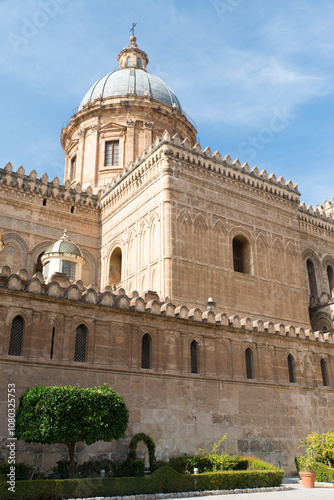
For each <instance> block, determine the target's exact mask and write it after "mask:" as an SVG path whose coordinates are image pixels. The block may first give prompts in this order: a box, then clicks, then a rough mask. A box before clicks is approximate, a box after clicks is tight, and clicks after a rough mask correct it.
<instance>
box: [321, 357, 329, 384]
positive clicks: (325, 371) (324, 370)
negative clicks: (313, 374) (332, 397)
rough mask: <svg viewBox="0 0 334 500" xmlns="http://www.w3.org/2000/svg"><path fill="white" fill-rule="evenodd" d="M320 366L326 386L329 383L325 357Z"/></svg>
mask: <svg viewBox="0 0 334 500" xmlns="http://www.w3.org/2000/svg"><path fill="white" fill-rule="evenodd" d="M320 366H321V375H322V384H323V385H324V386H327V385H328V379H327V366H326V361H325V360H324V359H322V360H321V362H320Z"/></svg>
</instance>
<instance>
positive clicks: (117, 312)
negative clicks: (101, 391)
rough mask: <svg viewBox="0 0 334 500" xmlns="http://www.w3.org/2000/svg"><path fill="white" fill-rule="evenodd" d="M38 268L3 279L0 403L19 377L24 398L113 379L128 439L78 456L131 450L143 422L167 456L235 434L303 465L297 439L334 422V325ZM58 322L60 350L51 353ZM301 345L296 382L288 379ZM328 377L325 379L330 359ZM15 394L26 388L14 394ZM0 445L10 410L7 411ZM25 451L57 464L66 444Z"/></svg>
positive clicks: (275, 457) (240, 447) (287, 464)
mask: <svg viewBox="0 0 334 500" xmlns="http://www.w3.org/2000/svg"><path fill="white" fill-rule="evenodd" d="M37 281H38V280H36V278H35V279H34V280H31V281H30V282H25V281H24V280H22V279H21V278H20V277H18V276H14V275H11V276H7V277H6V276H2V278H1V286H0V304H1V305H0V326H1V328H0V331H1V340H0V342H1V344H0V345H1V360H2V362H1V370H2V379H3V381H4V384H3V388H4V390H3V393H2V396H1V401H2V402H1V414H2V415H5V411H6V391H5V388H6V384H7V383H15V384H16V388H17V398H18V397H19V396H20V394H21V393H22V392H24V391H25V390H26V389H27V388H29V387H32V386H34V385H37V384H41V383H42V384H45V385H53V384H60V385H66V384H79V385H81V386H95V385H99V384H103V383H104V382H106V383H108V384H110V386H111V387H112V388H114V389H115V390H116V391H118V392H120V393H121V394H122V396H123V397H124V399H125V401H126V404H127V405H128V407H129V409H130V424H129V427H128V431H127V436H128V438H127V440H125V441H119V442H117V443H112V444H110V443H96V444H95V445H92V446H90V447H85V446H79V450H80V453H79V455H78V460H79V461H84V460H86V459H88V458H89V457H90V456H96V454H104V455H106V456H111V457H115V456H121V455H124V454H125V450H126V444H127V443H128V442H129V438H130V437H131V436H132V435H133V434H135V433H136V432H145V433H147V434H149V435H151V436H152V438H153V439H154V441H155V442H156V444H157V454H158V458H163V459H167V458H168V457H170V456H172V455H174V454H177V453H182V452H195V451H196V450H197V448H198V447H202V448H207V449H209V447H210V445H211V444H213V442H217V441H218V440H219V439H220V437H221V436H222V435H223V434H225V433H227V434H228V445H229V446H231V450H232V451H235V452H238V453H246V454H251V455H254V456H257V457H260V458H264V459H265V460H269V461H271V462H272V463H275V464H277V465H280V466H282V467H283V468H284V469H285V470H286V471H288V472H291V471H292V470H293V469H294V462H293V461H294V456H295V455H296V454H298V453H299V451H298V450H297V446H298V444H299V439H300V438H301V437H303V436H305V435H306V434H307V433H308V432H311V431H316V432H325V431H327V430H328V429H329V428H331V427H333V425H334V420H333V412H332V401H333V391H334V348H333V345H334V344H333V336H332V335H331V334H330V333H327V334H322V333H321V332H315V333H314V332H312V331H305V330H303V329H302V328H300V329H296V328H294V327H293V326H292V325H286V326H284V325H283V324H278V325H274V324H273V323H270V322H269V323H266V324H264V323H263V322H261V321H255V322H252V320H251V319H250V318H243V319H240V318H239V317H238V316H233V317H231V318H227V316H226V315H225V314H220V313H217V314H215V313H214V312H212V311H204V312H201V311H200V310H199V309H196V310H191V311H189V310H188V309H187V307H186V306H178V307H175V306H174V305H173V304H171V303H163V302H162V303H161V302H160V300H157V299H158V298H157V297H156V296H155V295H154V294H152V293H150V292H147V293H146V294H144V296H143V297H139V296H135V297H133V298H131V297H127V296H126V295H124V294H123V295H113V294H111V293H110V292H103V293H101V294H97V293H96V291H95V290H93V289H89V290H82V291H80V290H79V288H78V287H76V286H75V285H72V286H71V287H70V289H68V290H64V289H60V287H59V286H58V287H57V283H54V284H53V285H52V286H50V284H49V285H48V286H47V287H45V285H43V284H42V283H41V282H40V281H39V285H38V284H37ZM17 315H20V316H21V317H22V318H23V320H24V322H25V329H24V339H23V348H22V355H21V356H10V355H8V354H7V353H8V346H9V338H10V330H11V322H12V320H13V318H14V317H15V316H17ZM79 324H83V325H85V327H86V328H87V332H88V344H87V358H86V362H83V363H79V362H74V361H73V358H74V345H75V331H76V328H77V326H78V325H79ZM53 328H54V333H55V336H54V351H53V357H52V359H50V349H51V336H52V329H53ZM146 333H148V334H149V335H150V338H151V346H152V351H151V368H150V369H143V368H141V342H142V337H143V335H144V334H146ZM193 341H196V343H197V346H198V361H199V365H198V373H191V364H190V345H191V343H192V342H193ZM247 348H248V349H250V350H251V352H252V356H253V376H254V378H253V379H247V376H246V365H245V350H246V349H247ZM289 354H290V355H292V356H293V359H294V365H295V383H291V382H289V371H288V363H287V357H288V355H289ZM322 359H324V360H325V362H326V367H327V373H328V384H329V385H328V386H324V385H323V380H322V374H321V369H320V363H321V360H322ZM17 402H18V399H17ZM1 422H2V424H1V436H2V443H3V448H2V450H3V453H4V452H5V451H4V450H5V448H4V445H5V438H6V420H5V418H2V419H1ZM17 451H18V459H19V460H23V459H24V460H28V461H34V462H35V463H40V464H41V465H42V466H43V468H50V467H51V466H52V465H54V463H55V462H56V460H58V459H59V458H60V457H61V456H62V454H63V453H64V452H65V450H64V449H63V448H61V447H49V448H44V447H42V446H40V445H32V446H28V445H26V444H24V443H22V442H18V444H17Z"/></svg>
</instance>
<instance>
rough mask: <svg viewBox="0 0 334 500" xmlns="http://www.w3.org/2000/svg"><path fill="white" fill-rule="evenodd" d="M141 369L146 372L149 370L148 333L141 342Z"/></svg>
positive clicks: (149, 346) (149, 343)
mask: <svg viewBox="0 0 334 500" xmlns="http://www.w3.org/2000/svg"><path fill="white" fill-rule="evenodd" d="M141 367H142V368H145V369H146V370H149V369H150V368H151V337H150V336H149V335H148V333H145V335H144V336H143V338H142V342H141Z"/></svg>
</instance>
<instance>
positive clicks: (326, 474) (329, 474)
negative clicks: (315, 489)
mask: <svg viewBox="0 0 334 500" xmlns="http://www.w3.org/2000/svg"><path fill="white" fill-rule="evenodd" d="M304 458H305V457H296V458H295V464H296V469H297V471H298V472H299V471H301V472H302V471H304V470H305V469H304V468H303V459H304ZM313 470H314V471H315V472H316V473H317V475H316V481H320V482H324V483H334V468H332V467H328V465H325V464H322V463H320V462H315V466H314V469H313Z"/></svg>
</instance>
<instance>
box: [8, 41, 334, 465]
mask: <svg viewBox="0 0 334 500" xmlns="http://www.w3.org/2000/svg"><path fill="white" fill-rule="evenodd" d="M118 60H119V64H120V69H119V70H117V71H116V72H114V73H112V74H110V75H107V77H105V79H104V80H103V79H102V80H101V82H104V83H103V85H104V87H103V88H102V87H101V91H100V90H96V89H98V88H99V85H100V86H101V85H102V83H99V82H100V81H99V82H97V84H96V85H95V86H93V88H92V91H90V92H89V93H88V98H87V99H88V100H85V99H84V100H83V102H82V104H81V105H80V107H79V109H78V112H77V113H75V115H74V116H73V117H72V118H71V120H70V122H69V123H68V125H67V126H66V128H64V129H63V131H62V136H61V142H62V146H63V148H64V151H65V180H64V184H63V185H62V184H61V183H60V181H59V179H58V178H57V177H56V178H55V179H53V180H52V181H50V180H49V178H48V176H47V174H44V175H43V176H42V177H41V179H38V178H37V174H36V172H35V171H32V172H30V173H29V174H28V175H26V173H25V170H24V168H23V167H20V168H19V169H18V170H17V171H13V167H12V165H11V164H10V163H8V164H7V165H6V166H5V167H4V168H3V169H0V203H1V211H0V271H1V274H0V337H1V343H0V356H1V369H2V373H3V378H4V380H5V381H7V382H8V383H15V384H16V387H17V396H19V395H20V394H21V393H22V392H24V390H25V389H27V388H28V387H32V386H33V385H36V384H38V383H45V384H80V385H82V386H92V385H96V384H102V383H104V382H107V383H109V384H110V385H111V386H112V387H113V388H115V390H117V391H119V392H120V393H121V394H122V395H123V396H124V398H125V401H126V403H127V404H128V406H129V409H130V425H129V429H128V435H129V436H131V435H133V434H134V433H136V432H139V431H140V432H146V433H148V434H150V435H151V436H152V438H153V439H154V441H155V442H156V443H157V445H158V456H159V458H164V459H166V458H168V457H169V456H171V455H173V454H175V453H180V452H192V451H196V450H197V448H198V447H204V448H209V447H210V445H211V444H212V443H213V442H214V441H217V440H219V439H220V437H221V436H222V435H223V434H225V433H226V432H227V433H228V444H229V445H230V446H231V449H232V450H233V451H236V452H239V453H247V454H253V455H256V456H260V457H263V458H264V459H267V460H269V461H271V462H273V463H276V464H278V465H280V466H282V467H284V468H286V470H287V471H291V470H292V469H293V467H294V464H293V460H294V456H295V455H296V454H297V453H299V451H298V450H297V446H298V444H299V442H298V441H299V439H300V438H301V437H303V436H305V434H306V433H308V432H312V431H316V432H325V431H327V430H328V429H329V428H332V427H333V425H334V420H333V419H334V417H333V414H334V413H333V394H334V361H333V359H334V358H333V356H334V349H333V301H332V290H333V288H334V274H333V273H334V239H333V233H334V219H333V213H334V210H333V206H332V204H331V203H330V202H325V204H324V207H322V206H320V205H319V206H317V207H316V208H315V209H313V208H312V207H310V206H309V207H306V206H305V204H304V203H300V193H299V191H298V186H297V185H296V184H293V183H292V182H291V181H285V180H284V179H283V178H282V177H278V178H277V177H276V176H275V174H271V175H268V173H267V172H266V171H261V172H259V170H258V169H257V168H256V167H254V168H253V169H250V167H249V166H248V164H247V163H245V164H243V165H241V164H240V162H239V160H234V161H233V162H232V160H231V158H230V157H229V156H228V155H227V156H225V157H224V158H222V156H221V155H220V153H219V151H216V152H214V153H213V152H212V151H211V150H210V148H209V147H207V148H205V149H204V150H202V147H201V145H200V144H198V143H197V142H196V130H195V128H194V126H193V124H192V123H191V122H190V121H189V119H188V118H187V116H186V115H185V113H184V112H183V111H182V108H181V106H180V105H179V102H178V100H177V98H176V96H175V94H174V93H173V92H172V91H171V90H170V89H168V88H167V87H166V85H165V84H163V82H161V83H160V82H159V81H158V80H159V79H154V78H153V77H152V76H150V75H149V74H147V71H146V65H147V62H148V58H147V56H146V54H145V52H143V51H141V50H140V49H139V48H138V47H137V44H136V40H135V38H133V37H131V39H130V45H129V47H128V48H126V49H123V51H121V53H120V55H119V58H118ZM138 61H139V62H138ZM113 79H114V80H113ZM108 82H109V83H108ZM110 82H114V83H113V85H114V86H112V85H111V83H110ZM115 82H118V83H117V85H120V84H122V85H123V86H124V88H125V87H126V86H127V87H126V88H127V91H126V92H127V93H126V94H124V93H123V94H122V92H121V91H120V90H119V88H120V87H117V86H115V85H116V83H115ZM136 82H137V83H136ZM138 82H139V83H140V82H144V83H145V82H146V83H145V85H147V86H148V87H147V88H148V89H149V90H145V89H146V87H145V85H144V83H142V84H141V85H142V86H140V85H139V83H138ZM108 85H109V87H108ZM136 85H137V86H136ZM154 86H155V87H154ZM166 89H167V90H166ZM99 92H100V93H99ZM169 99H170V101H169ZM64 229H66V230H67V234H68V236H69V237H70V240H71V241H73V242H74V243H75V244H76V245H78V247H79V248H80V251H81V255H82V257H83V259H84V265H83V268H82V274H81V280H77V281H75V282H71V281H70V280H69V278H68V277H67V276H66V275H63V276H56V277H54V278H52V279H51V280H50V279H48V283H46V281H45V280H44V278H43V274H42V272H43V266H42V262H44V263H45V260H46V259H45V257H44V259H42V261H41V258H42V255H43V253H44V252H45V250H46V249H47V248H48V247H50V245H52V244H53V243H55V242H56V241H57V240H59V239H60V238H61V236H62V234H63V232H64ZM208 297H212V298H213V300H214V302H215V307H214V310H213V311H212V310H209V309H207V307H206V306H207V300H208ZM14 322H16V323H15V325H18V326H16V327H17V328H18V329H19V330H20V329H21V330H20V332H21V333H20V335H21V337H20V335H19V336H16V337H15V335H14V334H13V328H14V327H13V324H14ZM16 327H15V328H16ZM14 337H15V338H14ZM78 339H79V340H78ZM14 341H15V342H14ZM14 344H15V345H14ZM79 344H80V346H81V350H80V352H79V350H78V349H79V348H78V345H79ZM147 346H149V347H147ZM147 349H148V350H147ZM1 400H2V403H1V407H2V410H1V411H5V401H6V396H5V393H4V394H3V395H2V398H1ZM2 422H3V423H2V427H1V439H2V442H3V443H4V442H5V439H6V429H5V420H4V419H2ZM300 424H302V425H301V426H300ZM124 446H125V445H124V443H122V442H119V443H113V444H103V443H98V444H96V445H93V446H92V447H84V446H83V447H81V448H80V450H81V451H80V454H79V456H78V459H79V460H80V461H83V460H85V459H87V458H88V457H89V456H93V455H96V454H98V453H104V454H107V455H108V456H116V455H121V454H122V453H123V452H124ZM18 452H19V453H18V458H19V459H27V460H29V461H33V462H34V463H36V464H40V465H41V466H43V468H44V469H45V468H47V467H51V466H53V465H54V463H55V462H56V460H58V459H59V458H60V456H61V454H62V450H61V448H58V447H49V448H44V447H41V446H37V445H36V446H35V445H34V446H28V445H25V444H24V443H19V450H18ZM110 454H111V455H110Z"/></svg>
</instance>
